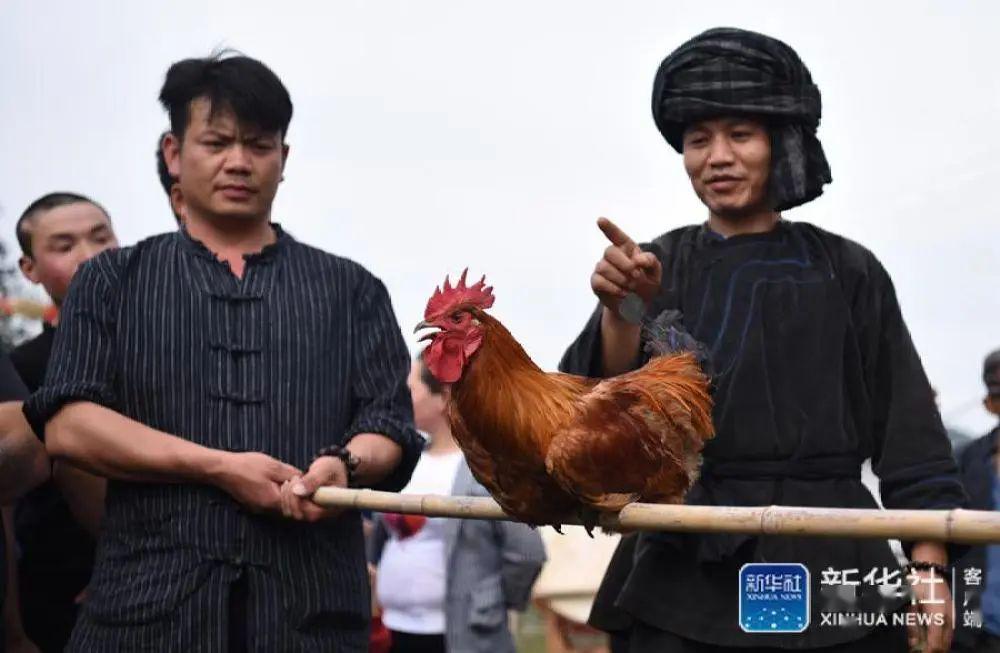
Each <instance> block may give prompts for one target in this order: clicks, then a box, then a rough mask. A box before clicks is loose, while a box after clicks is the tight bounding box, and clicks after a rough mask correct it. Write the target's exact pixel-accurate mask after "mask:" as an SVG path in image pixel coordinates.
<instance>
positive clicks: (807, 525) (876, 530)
mask: <svg viewBox="0 0 1000 653" xmlns="http://www.w3.org/2000/svg"><path fill="white" fill-rule="evenodd" d="M314 499H315V501H316V502H317V503H319V504H320V505H323V506H327V507H345V508H356V509H359V510H374V511H377V512H398V513H409V514H418V515H427V516H428V517H456V518H460V519H490V520H508V521H516V520H515V519H513V518H512V517H510V516H509V515H507V514H506V513H504V511H503V510H502V509H501V508H500V506H498V505H497V503H496V501H494V500H493V499H489V498H486V497H450V496H438V495H433V494H396V493H393V492H377V491H375V490H352V489H344V488H335V487H324V488H320V489H319V490H318V491H317V492H316V495H315V497H314ZM564 523H566V524H579V523H580V522H579V521H576V520H567V521H566V522H564ZM598 525H600V526H601V527H603V528H606V529H609V530H620V531H677V532H683V533H744V534H748V535H786V536H797V537H850V538H875V539H899V540H910V541H922V540H932V541H938V542H959V543H964V544H1000V512H989V511H982V510H961V509H955V510H877V509H872V510H869V509H858V508H799V507H793V506H759V507H749V508H746V507H734V506H676V505H663V504H652V503H633V504H630V505H628V506H625V507H624V508H622V510H621V511H620V512H618V513H602V514H601V516H600V519H599V521H598Z"/></svg>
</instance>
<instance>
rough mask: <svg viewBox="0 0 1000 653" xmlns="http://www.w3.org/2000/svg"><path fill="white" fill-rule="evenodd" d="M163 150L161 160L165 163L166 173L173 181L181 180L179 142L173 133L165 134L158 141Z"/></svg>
mask: <svg viewBox="0 0 1000 653" xmlns="http://www.w3.org/2000/svg"><path fill="white" fill-rule="evenodd" d="M160 149H161V150H163V160H164V161H166V162H167V171H168V172H169V173H170V176H171V177H173V178H174V179H180V178H181V142H180V141H179V140H178V139H177V137H176V136H174V133H173V132H167V133H166V134H164V135H163V140H162V141H160Z"/></svg>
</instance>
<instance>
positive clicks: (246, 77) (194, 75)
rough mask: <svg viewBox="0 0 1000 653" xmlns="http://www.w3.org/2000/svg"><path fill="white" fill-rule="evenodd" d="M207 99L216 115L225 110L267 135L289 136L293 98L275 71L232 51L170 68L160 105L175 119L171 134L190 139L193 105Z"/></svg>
mask: <svg viewBox="0 0 1000 653" xmlns="http://www.w3.org/2000/svg"><path fill="white" fill-rule="evenodd" d="M198 98H206V99H208V101H209V102H210V103H211V114H210V115H211V116H213V117H214V116H215V115H216V113H217V112H218V111H220V110H229V111H232V112H233V114H235V116H236V119H237V120H238V121H239V122H240V123H241V124H246V125H252V126H254V127H257V128H259V129H261V130H263V131H265V132H267V133H276V132H281V135H282V137H284V135H285V134H287V133H288V123H290V122H291V121H292V99H291V98H290V97H289V95H288V89H286V88H285V85H284V84H282V83H281V80H280V79H278V76H277V75H275V74H274V73H273V72H272V71H271V69H270V68H268V67H267V66H265V65H264V64H263V63H261V62H260V61H257V60H256V59H251V58H250V57H246V56H243V55H240V54H238V53H234V52H232V51H230V50H224V51H221V52H214V53H212V54H211V55H210V56H208V57H205V58H204V59H184V60H183V61H178V62H177V63H175V64H174V65H172V66H170V69H169V70H167V77H166V79H165V80H164V81H163V88H161V89H160V104H162V105H163V108H164V109H166V110H167V113H168V114H169V115H170V131H172V132H173V134H174V136H176V137H177V140H178V141H183V140H184V132H185V131H186V130H187V126H188V121H189V119H190V108H191V102H192V100H196V99H198Z"/></svg>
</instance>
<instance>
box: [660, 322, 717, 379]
mask: <svg viewBox="0 0 1000 653" xmlns="http://www.w3.org/2000/svg"><path fill="white" fill-rule="evenodd" d="M683 318H684V316H683V314H682V313H681V312H680V311H679V310H677V309H675V308H668V309H667V310H665V311H663V312H662V313H660V314H659V315H658V316H656V318H655V319H654V320H652V321H651V322H648V323H647V324H646V325H645V327H644V329H643V330H644V331H645V334H644V335H645V341H646V344H645V347H644V349H645V351H646V353H647V354H649V355H650V356H667V355H670V354H680V353H684V352H691V353H692V354H694V356H695V358H696V359H697V360H698V364H699V365H701V369H702V370H703V371H704V372H705V374H706V375H709V376H711V374H712V372H711V370H710V365H711V359H710V357H709V355H708V348H707V347H705V345H703V344H702V343H700V342H699V341H698V340H696V339H695V337H694V336H692V335H691V334H690V333H688V332H687V329H685V328H684V319H683Z"/></svg>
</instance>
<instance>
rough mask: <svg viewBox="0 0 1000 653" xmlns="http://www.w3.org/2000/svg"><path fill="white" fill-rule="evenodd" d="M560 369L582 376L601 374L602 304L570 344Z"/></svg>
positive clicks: (560, 363) (597, 375)
mask: <svg viewBox="0 0 1000 653" xmlns="http://www.w3.org/2000/svg"><path fill="white" fill-rule="evenodd" d="M559 371H560V372H565V373H567V374H577V375H580V376H589V377H593V378H596V377H599V376H601V305H600V304H598V305H597V309H596V310H595V311H594V312H593V313H592V314H591V316H590V319H589V320H587V324H586V325H585V326H584V327H583V331H581V332H580V335H578V336H577V337H576V340H574V341H573V344H571V345H570V346H569V349H567V350H566V353H565V354H563V357H562V360H560V361H559Z"/></svg>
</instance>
